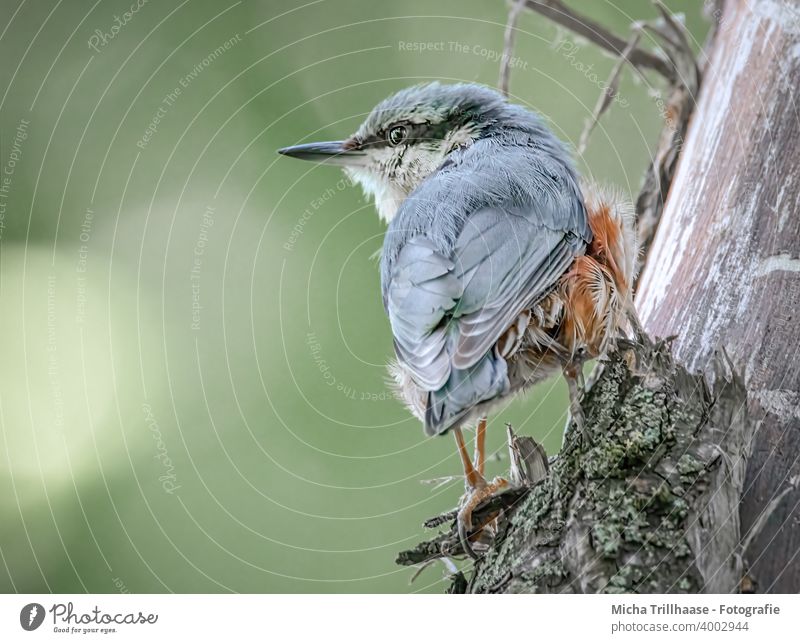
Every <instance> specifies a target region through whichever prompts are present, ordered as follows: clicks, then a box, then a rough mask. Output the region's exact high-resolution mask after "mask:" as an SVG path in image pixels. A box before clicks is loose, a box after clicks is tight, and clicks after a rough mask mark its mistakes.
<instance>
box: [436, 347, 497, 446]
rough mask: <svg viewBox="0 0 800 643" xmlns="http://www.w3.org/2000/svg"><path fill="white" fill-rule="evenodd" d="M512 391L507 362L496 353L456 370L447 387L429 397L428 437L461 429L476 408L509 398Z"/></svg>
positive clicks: (453, 371) (452, 372) (494, 351)
mask: <svg viewBox="0 0 800 643" xmlns="http://www.w3.org/2000/svg"><path fill="white" fill-rule="evenodd" d="M508 390H509V382H508V368H507V365H506V361H505V359H503V358H502V357H501V356H500V355H498V354H497V351H496V350H492V351H489V353H487V354H486V355H485V356H484V357H483V358H482V359H481V360H480V361H478V362H477V363H476V364H474V365H472V366H470V367H469V368H466V369H463V370H457V369H455V368H454V369H452V371H451V372H450V378H449V379H448V380H447V382H446V383H445V385H444V386H443V387H442V388H440V389H439V390H438V391H432V392H430V393H428V396H427V402H426V405H425V433H427V434H428V435H439V434H442V433H445V432H447V431H448V430H449V429H451V428H454V427H457V426H460V424H461V423H462V422H464V421H465V420H466V419H467V416H468V414H469V413H470V412H471V411H472V410H473V409H474V408H475V407H476V406H478V405H479V404H481V403H483V402H488V401H490V400H492V399H494V398H496V397H499V396H502V395H505V394H506V393H507V392H508Z"/></svg>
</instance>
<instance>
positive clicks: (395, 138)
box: [386, 125, 406, 147]
mask: <svg viewBox="0 0 800 643" xmlns="http://www.w3.org/2000/svg"><path fill="white" fill-rule="evenodd" d="M386 138H387V139H388V140H389V145H391V146H392V147H396V146H397V145H400V143H402V142H403V141H404V140H405V138H406V128H405V127H403V126H402V125H398V126H397V127H393V128H392V129H390V130H389V134H388V135H387V136H386Z"/></svg>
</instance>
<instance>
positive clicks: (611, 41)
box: [525, 0, 674, 80]
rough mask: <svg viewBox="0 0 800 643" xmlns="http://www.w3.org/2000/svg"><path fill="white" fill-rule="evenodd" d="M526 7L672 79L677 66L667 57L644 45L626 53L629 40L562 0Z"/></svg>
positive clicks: (539, 0)
mask: <svg viewBox="0 0 800 643" xmlns="http://www.w3.org/2000/svg"><path fill="white" fill-rule="evenodd" d="M525 7H526V8H528V9H530V10H531V11H535V12H536V13H538V14H540V15H542V16H544V17H546V18H549V19H550V20H552V21H553V22H555V23H556V24H559V25H561V26H562V27H566V28H567V29H569V30H570V31H572V32H574V33H576V34H578V35H579V36H582V37H583V38H586V39H587V40H589V41H591V42H593V43H594V44H596V45H597V46H598V47H602V48H603V49H605V50H606V51H609V52H611V53H612V54H615V55H617V56H621V57H623V58H625V59H626V60H627V61H628V62H629V63H630V64H631V65H633V66H634V67H638V68H644V69H652V70H654V71H657V72H658V73H659V74H661V75H662V76H663V77H664V78H666V79H668V80H672V79H673V77H674V69H673V68H672V66H671V65H670V64H669V63H668V62H667V61H666V60H664V59H663V58H661V57H660V56H657V55H655V54H651V53H649V52H647V51H644V50H643V49H633V50H632V51H631V52H630V53H629V54H628V55H625V53H624V52H625V49H626V46H627V44H628V43H627V41H626V40H625V39H623V38H620V37H619V36H617V35H616V34H614V33H612V32H611V31H609V30H608V29H606V28H605V27H603V26H602V25H599V24H597V23H596V22H594V21H592V20H590V19H589V18H587V17H586V16H583V15H581V14H579V13H577V12H575V11H573V10H572V9H570V8H569V7H567V6H566V5H565V4H564V3H563V2H561V0H527V1H526V3H525Z"/></svg>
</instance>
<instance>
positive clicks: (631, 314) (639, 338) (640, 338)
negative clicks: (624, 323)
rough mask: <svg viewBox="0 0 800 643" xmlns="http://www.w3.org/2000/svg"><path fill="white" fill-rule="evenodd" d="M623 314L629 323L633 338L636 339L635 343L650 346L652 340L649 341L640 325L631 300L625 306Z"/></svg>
mask: <svg viewBox="0 0 800 643" xmlns="http://www.w3.org/2000/svg"><path fill="white" fill-rule="evenodd" d="M625 315H626V317H627V318H628V323H629V324H630V325H631V330H632V331H633V339H634V340H636V343H637V344H639V345H640V346H651V345H652V342H651V341H650V337H648V335H647V333H646V332H645V330H644V328H643V327H642V322H641V321H639V315H638V313H637V312H636V308H635V307H634V305H633V302H629V303H628V305H627V306H626V310H625Z"/></svg>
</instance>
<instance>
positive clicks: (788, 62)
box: [637, 0, 800, 592]
mask: <svg viewBox="0 0 800 643" xmlns="http://www.w3.org/2000/svg"><path fill="white" fill-rule="evenodd" d="M798 88H800V4H798V3H797V2H791V1H788V0H761V1H760V2H752V1H751V0H729V1H728V2H726V6H725V10H724V12H723V15H722V17H721V21H720V27H719V30H718V32H717V35H716V38H715V41H714V46H713V51H712V54H711V60H710V62H709V64H708V65H707V67H706V72H705V78H704V80H703V89H702V91H701V96H700V100H699V102H698V105H697V109H696V111H695V115H694V118H693V121H692V123H691V127H690V129H689V132H688V135H687V140H686V145H685V146H684V150H683V154H682V156H681V159H680V162H679V167H678V171H677V174H676V177H675V180H674V181H673V183H672V188H671V191H670V194H669V198H668V200H667V204H666V209H665V212H664V215H663V218H662V223H661V225H660V228H659V230H658V233H657V235H656V238H655V242H654V245H653V247H652V249H651V251H650V254H649V256H648V260H647V267H646V269H645V271H644V274H643V276H642V280H641V282H640V288H639V294H638V297H637V307H638V309H639V313H640V316H641V317H642V320H643V322H644V324H645V327H646V329H647V330H648V331H649V332H650V333H652V334H653V335H655V336H661V337H666V336H670V335H675V336H676V340H675V342H674V344H673V350H674V355H675V357H676V359H677V360H678V361H679V362H680V363H682V364H683V365H685V366H686V367H687V368H688V369H689V370H691V371H704V370H706V369H707V367H708V364H709V360H710V359H711V358H712V356H713V354H714V352H715V350H717V349H718V348H719V347H724V348H725V350H726V351H727V352H728V354H729V355H730V356H731V359H732V360H733V362H734V364H736V367H737V369H740V370H741V372H743V373H744V379H745V382H746V386H747V391H748V400H749V402H750V405H751V410H752V412H753V415H754V417H755V418H756V419H757V420H759V421H762V424H761V427H760V429H759V430H758V432H757V434H756V436H755V441H754V443H753V446H752V454H751V456H750V458H749V460H748V462H747V477H746V482H745V489H744V497H743V499H742V505H741V521H742V528H743V530H744V532H745V533H746V532H747V531H748V530H750V529H751V528H752V526H753V525H754V523H755V521H756V519H757V518H758V516H759V515H760V514H761V512H762V511H763V510H764V509H765V507H767V506H768V505H769V503H770V501H771V500H772V499H774V498H775V497H776V496H777V494H779V493H780V492H781V491H782V489H783V488H785V487H786V486H787V483H788V482H789V480H790V478H791V477H793V476H796V475H797V474H798V472H799V471H800V467H799V466H798V461H799V460H800V355H798V338H799V337H800V333H798V330H799V329H800V323H799V322H800V317H798V313H800V259H798V253H800V105H798V102H797V100H798V98H799V97H800V96H798ZM798 505H800V491H798V490H797V489H796V488H795V489H793V490H791V492H790V493H789V495H788V497H786V498H784V500H783V502H782V503H781V504H780V505H779V506H777V508H776V510H775V511H774V512H772V514H771V515H770V516H769V517H768V519H767V522H766V524H765V526H764V528H763V529H762V530H761V532H760V534H759V535H758V536H757V537H756V538H755V539H754V541H753V543H752V545H751V547H750V550H749V551H748V552H745V555H746V556H747V558H748V559H749V561H750V563H751V565H752V567H751V572H752V574H753V576H754V577H755V579H756V580H757V581H758V582H759V589H760V590H762V591H773V592H798V591H800V555H799V553H800V510H798Z"/></svg>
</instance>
